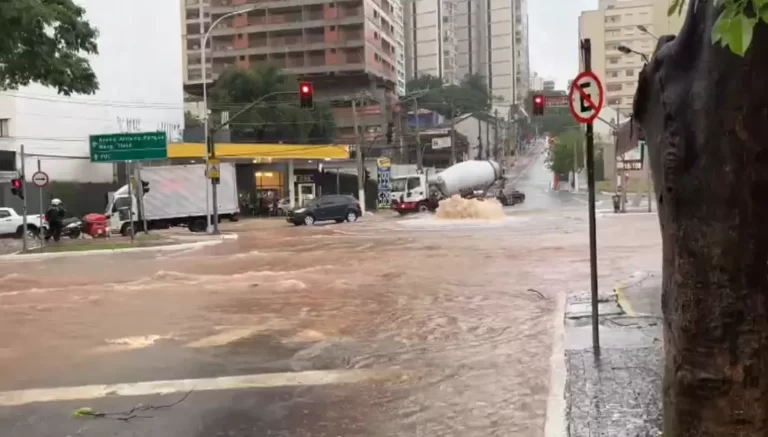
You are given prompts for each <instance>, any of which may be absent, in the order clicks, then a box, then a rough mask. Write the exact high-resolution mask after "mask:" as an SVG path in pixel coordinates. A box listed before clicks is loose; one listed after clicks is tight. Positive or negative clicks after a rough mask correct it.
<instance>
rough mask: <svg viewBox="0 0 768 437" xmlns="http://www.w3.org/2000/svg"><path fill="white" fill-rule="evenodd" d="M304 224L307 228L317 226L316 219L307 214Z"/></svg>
mask: <svg viewBox="0 0 768 437" xmlns="http://www.w3.org/2000/svg"><path fill="white" fill-rule="evenodd" d="M304 224H305V225H307V226H312V225H314V224H315V218H314V217H312V216H311V215H309V214H307V215H306V216H305V217H304Z"/></svg>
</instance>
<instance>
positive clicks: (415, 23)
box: [404, 0, 460, 84]
mask: <svg viewBox="0 0 768 437" xmlns="http://www.w3.org/2000/svg"><path fill="white" fill-rule="evenodd" d="M405 8H406V16H405V20H404V21H405V28H406V33H407V35H406V37H405V40H406V75H407V76H408V78H409V79H411V78H414V77H418V76H424V75H430V76H435V77H439V78H442V79H443V81H444V82H445V83H449V84H455V83H457V82H458V80H459V79H460V77H458V76H456V66H457V65H456V62H457V59H456V55H457V51H456V49H457V46H456V29H455V15H456V0H410V1H408V2H407V3H406V6H405Z"/></svg>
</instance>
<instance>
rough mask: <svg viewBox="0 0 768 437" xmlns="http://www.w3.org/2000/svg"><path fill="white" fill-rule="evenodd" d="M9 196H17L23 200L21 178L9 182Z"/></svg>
mask: <svg viewBox="0 0 768 437" xmlns="http://www.w3.org/2000/svg"><path fill="white" fill-rule="evenodd" d="M11 194H13V195H14V196H18V197H19V199H23V198H24V186H23V184H22V181H21V178H16V179H12V180H11Z"/></svg>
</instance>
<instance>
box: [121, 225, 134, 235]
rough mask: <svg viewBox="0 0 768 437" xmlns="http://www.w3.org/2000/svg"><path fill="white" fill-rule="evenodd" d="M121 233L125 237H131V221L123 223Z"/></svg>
mask: <svg viewBox="0 0 768 437" xmlns="http://www.w3.org/2000/svg"><path fill="white" fill-rule="evenodd" d="M120 235H122V236H123V237H130V236H131V224H130V223H123V226H122V227H121V228H120Z"/></svg>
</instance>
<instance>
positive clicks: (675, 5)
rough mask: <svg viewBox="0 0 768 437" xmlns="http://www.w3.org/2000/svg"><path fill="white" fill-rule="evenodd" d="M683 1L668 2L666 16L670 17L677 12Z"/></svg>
mask: <svg viewBox="0 0 768 437" xmlns="http://www.w3.org/2000/svg"><path fill="white" fill-rule="evenodd" d="M682 1H683V0H672V1H670V2H669V8H668V9H667V16H672V14H674V13H675V12H676V11H677V10H678V6H679V4H680V3H682Z"/></svg>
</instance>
